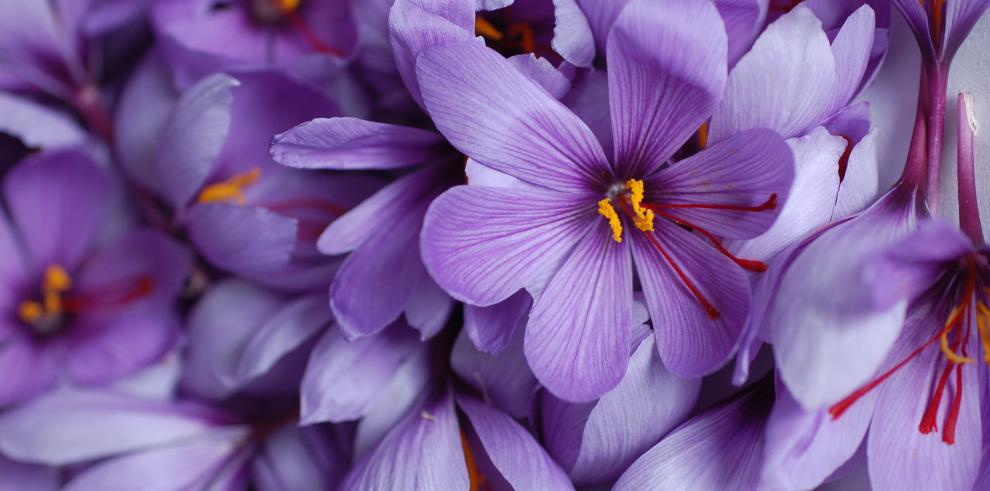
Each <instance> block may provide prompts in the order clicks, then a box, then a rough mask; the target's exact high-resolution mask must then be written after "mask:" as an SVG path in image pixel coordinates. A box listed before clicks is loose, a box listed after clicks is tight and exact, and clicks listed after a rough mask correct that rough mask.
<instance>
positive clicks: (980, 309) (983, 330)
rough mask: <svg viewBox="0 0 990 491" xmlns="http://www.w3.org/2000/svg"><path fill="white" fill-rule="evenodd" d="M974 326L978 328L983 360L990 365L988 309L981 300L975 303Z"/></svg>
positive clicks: (989, 321)
mask: <svg viewBox="0 0 990 491" xmlns="http://www.w3.org/2000/svg"><path fill="white" fill-rule="evenodd" d="M976 327H977V328H978V329H979V330H980V344H982V345H983V362H984V363H986V364H987V365H990V309H987V306H986V305H984V304H983V302H980V303H978V304H976Z"/></svg>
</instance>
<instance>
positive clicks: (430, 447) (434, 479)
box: [341, 389, 469, 491]
mask: <svg viewBox="0 0 990 491" xmlns="http://www.w3.org/2000/svg"><path fill="white" fill-rule="evenodd" d="M450 392H451V391H450V390H449V389H445V390H442V392H441V393H440V394H436V395H435V396H433V397H429V398H428V399H427V400H426V401H425V402H424V403H423V404H422V405H421V406H420V408H419V409H418V410H416V411H413V412H411V413H410V414H409V415H408V416H407V417H406V418H405V419H404V420H403V421H401V422H400V423H399V424H398V425H396V426H395V428H393V429H392V431H390V432H389V433H388V434H387V435H386V436H385V438H384V439H383V440H382V441H381V443H379V444H378V446H377V447H376V448H375V449H374V450H373V451H371V452H369V453H368V454H367V455H365V457H364V458H363V459H361V461H360V462H358V463H357V464H356V465H355V467H354V468H353V469H352V470H351V472H350V474H349V475H348V477H347V480H346V481H345V482H344V485H343V486H342V488H341V489H345V490H362V491H363V490H369V491H370V490H378V489H409V490H416V491H427V490H429V491H434V490H436V491H442V490H461V489H466V488H468V486H469V481H468V473H467V467H466V465H465V460H464V452H463V451H462V450H461V437H460V430H459V428H458V424H457V413H456V412H455V410H454V398H453V396H452V395H451V393H450ZM424 462H429V463H430V464H429V465H422V464H423V463H424Z"/></svg>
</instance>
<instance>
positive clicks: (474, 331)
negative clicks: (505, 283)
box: [464, 290, 533, 354]
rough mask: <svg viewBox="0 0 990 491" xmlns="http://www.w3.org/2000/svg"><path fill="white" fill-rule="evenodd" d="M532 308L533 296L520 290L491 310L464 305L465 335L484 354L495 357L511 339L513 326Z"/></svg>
mask: <svg viewBox="0 0 990 491" xmlns="http://www.w3.org/2000/svg"><path fill="white" fill-rule="evenodd" d="M532 305H533V298H532V296H531V295H530V294H529V293H527V292H526V291H523V290H520V291H518V292H516V293H515V294H514V295H512V296H511V297H509V298H507V299H505V300H503V301H502V302H499V303H497V304H495V305H492V306H490V307H476V306H474V305H465V306H464V332H465V333H466V334H467V335H468V337H470V338H471V342H472V343H474V346H475V347H477V348H478V350H480V351H481V352H483V353H489V354H498V353H499V352H501V351H502V350H503V349H504V348H505V347H506V346H507V345H508V344H509V340H510V339H512V337H513V333H514V332H515V331H516V326H517V325H519V324H520V322H522V323H523V324H522V325H523V326H525V320H526V318H527V315H528V314H529V309H530V307H532Z"/></svg>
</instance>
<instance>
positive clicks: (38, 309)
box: [17, 300, 45, 324]
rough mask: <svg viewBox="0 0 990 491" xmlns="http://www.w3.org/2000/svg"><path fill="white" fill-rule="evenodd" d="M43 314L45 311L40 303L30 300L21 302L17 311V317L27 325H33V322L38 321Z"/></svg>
mask: <svg viewBox="0 0 990 491" xmlns="http://www.w3.org/2000/svg"><path fill="white" fill-rule="evenodd" d="M44 313H45V309H44V307H42V306H41V304H40V303H38V302H32V301H30V300H25V301H23V302H21V305H20V307H18V309H17V315H18V316H20V318H21V320H22V321H24V322H25V323H28V324H33V323H34V321H36V320H38V319H40V318H41V316H42V315H44Z"/></svg>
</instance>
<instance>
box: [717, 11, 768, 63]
mask: <svg viewBox="0 0 990 491" xmlns="http://www.w3.org/2000/svg"><path fill="white" fill-rule="evenodd" d="M715 7H716V8H717V9H718V13H719V15H721V16H722V20H723V21H725V32H726V36H727V38H728V43H729V44H728V48H729V50H728V61H729V67H732V65H735V64H736V62H737V61H739V58H740V57H741V56H742V55H744V54H745V53H746V51H748V50H749V48H750V46H752V45H753V40H755V39H756V36H757V35H759V34H760V29H761V28H762V27H763V22H764V21H765V20H766V16H767V1H766V0H715Z"/></svg>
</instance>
